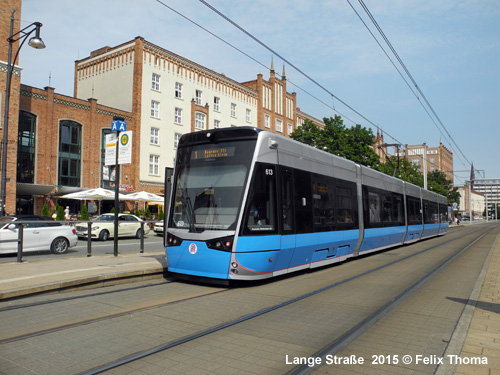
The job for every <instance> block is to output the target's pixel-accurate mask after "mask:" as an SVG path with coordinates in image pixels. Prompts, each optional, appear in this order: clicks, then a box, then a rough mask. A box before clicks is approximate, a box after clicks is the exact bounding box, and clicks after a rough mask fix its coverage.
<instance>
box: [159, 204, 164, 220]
mask: <svg viewBox="0 0 500 375" xmlns="http://www.w3.org/2000/svg"><path fill="white" fill-rule="evenodd" d="M164 217H165V214H164V213H163V206H160V208H159V211H158V221H160V220H163V218H164Z"/></svg>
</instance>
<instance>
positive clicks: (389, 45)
mask: <svg viewBox="0 0 500 375" xmlns="http://www.w3.org/2000/svg"><path fill="white" fill-rule="evenodd" d="M347 2H348V3H349V5H350V6H351V8H352V9H353V10H354V7H353V6H352V4H351V2H350V1H349V0H347ZM358 2H359V3H360V5H361V6H362V8H363V10H364V11H365V13H366V14H367V15H368V17H369V18H370V20H371V21H372V23H373V24H374V25H375V27H376V29H377V30H378V32H379V34H380V35H381V36H382V38H383V39H384V41H385V42H386V44H387V46H388V47H389V49H390V50H391V52H392V53H393V54H394V56H395V57H396V59H397V60H398V62H399V64H400V65H401V67H402V68H403V70H404V71H405V73H406V75H407V76H408V78H409V79H410V80H411V82H412V83H413V85H414V86H415V89H416V90H417V91H418V93H419V94H420V97H421V98H422V99H423V100H424V102H425V104H426V105H427V107H428V108H429V110H430V111H431V112H432V114H433V115H434V117H435V118H436V119H437V121H438V122H439V124H440V125H441V127H442V129H443V130H444V131H445V133H446V135H447V136H448V139H449V141H450V143H452V144H453V145H455V148H456V149H457V150H458V151H459V152H460V154H461V155H462V156H463V158H464V159H465V160H466V161H467V163H468V165H471V162H470V161H469V160H468V159H467V157H466V156H465V155H464V153H463V152H462V150H461V149H460V147H459V146H458V145H457V143H456V142H455V140H454V139H453V137H452V136H451V134H450V133H449V132H448V129H447V128H446V126H445V125H444V124H443V122H442V121H441V119H440V118H439V116H438V115H437V113H436V111H435V110H434V108H433V107H432V105H431V104H430V103H429V101H428V100H427V98H426V96H425V95H424V93H423V92H422V90H421V89H420V87H419V85H418V84H417V82H416V81H415V79H414V78H413V76H412V74H411V73H410V71H409V70H408V68H407V67H406V65H405V64H404V62H403V60H402V59H401V58H400V56H399V54H398V53H397V52H396V50H395V48H394V47H393V46H392V44H391V42H390V41H389V39H388V38H387V36H386V35H385V33H384V31H383V30H382V28H381V27H380V25H379V24H378V22H377V21H376V20H375V17H373V15H372V13H371V12H370V10H369V9H368V7H367V6H366V4H365V3H364V2H363V0H358ZM355 12H356V11H355ZM356 14H357V15H358V17H359V18H360V19H361V17H360V16H359V14H358V12H356ZM362 22H363V24H364V25H365V27H366V28H367V29H368V31H369V32H370V34H371V35H372V36H373V38H374V39H375V40H376V41H377V44H378V45H379V46H380V48H381V49H382V50H383V51H384V53H385V55H386V56H387V57H388V58H389V60H390V61H391V63H393V62H392V59H391V58H390V57H389V56H388V55H387V53H386V52H385V50H384V49H383V48H382V46H381V45H380V43H379V42H378V40H377V39H376V38H375V36H374V35H373V33H372V32H371V31H370V29H369V28H368V26H367V25H366V23H365V22H364V21H362ZM393 65H394V63H393ZM395 68H396V67H395ZM396 70H397V71H398V73H400V72H399V69H397V68H396ZM400 75H401V73H400ZM403 79H404V78H403ZM404 81H405V82H406V84H407V85H408V82H407V81H406V79H404ZM411 91H412V92H413V93H414V95H415V96H416V97H417V99H418V100H419V102H420V98H419V97H418V96H417V95H416V94H415V92H414V91H413V89H412V90H411ZM424 109H425V108H424ZM425 110H426V112H427V114H429V112H428V111H427V109H425ZM431 120H432V121H433V122H434V124H435V125H436V126H437V124H436V122H435V121H434V119H432V117H431ZM438 130H439V128H438ZM439 132H440V133H441V134H442V132H441V130H439ZM442 135H443V134H442ZM443 136H444V135H443ZM462 163H463V162H462ZM464 165H465V164H464Z"/></svg>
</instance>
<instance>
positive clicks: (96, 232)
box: [76, 214, 149, 241]
mask: <svg viewBox="0 0 500 375" xmlns="http://www.w3.org/2000/svg"><path fill="white" fill-rule="evenodd" d="M114 221H115V214H104V215H101V216H98V217H97V218H96V219H95V220H93V223H92V227H91V231H90V237H91V238H98V239H99V240H101V241H106V240H107V239H108V238H112V237H113V236H114V234H115V225H114V224H115V223H114ZM141 223H144V225H143V226H142V227H143V228H144V234H148V233H149V226H148V225H147V224H146V222H144V221H142V220H141V219H139V218H138V217H137V216H135V215H131V214H118V237H137V238H141V230H142V229H141ZM87 232H88V225H87V224H86V223H80V224H78V225H77V226H76V234H77V235H78V237H83V238H86V237H87Z"/></svg>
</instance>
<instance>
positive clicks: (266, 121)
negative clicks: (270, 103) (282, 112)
mask: <svg viewBox="0 0 500 375" xmlns="http://www.w3.org/2000/svg"><path fill="white" fill-rule="evenodd" d="M264 126H265V127H266V128H268V129H269V128H270V127H271V117H270V116H269V115H265V116H264Z"/></svg>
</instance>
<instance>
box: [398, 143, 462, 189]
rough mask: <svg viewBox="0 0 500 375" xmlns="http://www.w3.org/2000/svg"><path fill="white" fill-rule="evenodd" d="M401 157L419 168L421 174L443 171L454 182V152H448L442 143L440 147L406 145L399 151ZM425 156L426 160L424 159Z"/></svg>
mask: <svg viewBox="0 0 500 375" xmlns="http://www.w3.org/2000/svg"><path fill="white" fill-rule="evenodd" d="M399 156H401V157H404V158H406V159H408V160H409V161H410V163H412V164H413V165H415V166H417V167H418V168H419V170H420V172H421V173H424V170H426V171H427V173H429V172H433V171H441V172H443V173H444V174H445V175H446V178H447V179H448V180H451V181H453V152H452V151H450V150H448V148H446V146H444V145H443V143H442V142H439V146H438V147H429V146H427V144H425V143H424V144H422V145H412V146H410V145H405V148H404V150H400V151H399ZM424 156H425V158H424Z"/></svg>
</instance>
